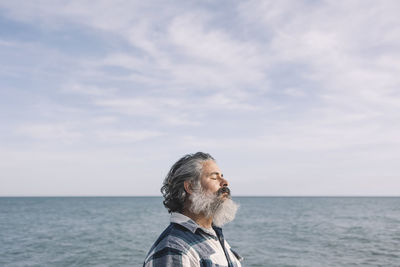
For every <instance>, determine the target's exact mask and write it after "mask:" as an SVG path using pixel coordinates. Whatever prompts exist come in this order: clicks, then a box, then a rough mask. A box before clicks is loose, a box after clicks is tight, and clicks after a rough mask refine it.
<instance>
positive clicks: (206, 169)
mask: <svg viewBox="0 0 400 267" xmlns="http://www.w3.org/2000/svg"><path fill="white" fill-rule="evenodd" d="M215 172H218V173H221V170H220V169H219V167H218V165H217V163H215V161H213V160H207V161H205V162H204V163H203V171H202V174H204V175H208V174H211V173H215Z"/></svg>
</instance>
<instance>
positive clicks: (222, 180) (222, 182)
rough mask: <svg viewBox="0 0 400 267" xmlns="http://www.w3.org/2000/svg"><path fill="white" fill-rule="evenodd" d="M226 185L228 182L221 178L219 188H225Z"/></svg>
mask: <svg viewBox="0 0 400 267" xmlns="http://www.w3.org/2000/svg"><path fill="white" fill-rule="evenodd" d="M228 185H229V183H228V180H226V179H225V178H224V177H221V183H220V186H221V187H226V186H228Z"/></svg>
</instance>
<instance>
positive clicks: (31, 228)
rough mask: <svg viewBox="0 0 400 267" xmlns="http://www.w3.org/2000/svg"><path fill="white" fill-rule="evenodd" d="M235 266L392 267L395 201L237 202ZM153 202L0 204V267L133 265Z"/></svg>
mask: <svg viewBox="0 0 400 267" xmlns="http://www.w3.org/2000/svg"><path fill="white" fill-rule="evenodd" d="M234 200H235V201H236V202H238V203H239V204H240V209H239V211H238V214H237V217H236V219H235V221H233V222H231V223H230V224H228V225H226V226H225V227H224V233H225V237H226V239H227V240H228V242H229V243H230V245H231V246H232V247H233V248H235V249H236V250H237V251H238V252H239V253H240V254H241V255H242V256H243V257H244V261H243V262H242V265H243V266H400V198H367V197H366V198H324V197H237V198H234ZM161 201H162V199H161V198H159V197H115V198H114V197H104V198H102V197H87V198H86V197H82V198H75V197H71V198H61V197H60V198H0V266H141V265H142V262H143V259H144V257H145V255H146V253H147V251H148V249H149V248H150V246H151V245H152V243H153V242H154V241H155V239H156V238H157V237H158V235H159V234H160V233H161V231H162V230H163V229H164V228H165V227H166V226H167V225H168V223H169V215H168V213H167V212H166V210H165V209H164V207H163V206H162V203H161Z"/></svg>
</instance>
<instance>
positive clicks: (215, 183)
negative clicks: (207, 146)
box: [200, 160, 229, 198]
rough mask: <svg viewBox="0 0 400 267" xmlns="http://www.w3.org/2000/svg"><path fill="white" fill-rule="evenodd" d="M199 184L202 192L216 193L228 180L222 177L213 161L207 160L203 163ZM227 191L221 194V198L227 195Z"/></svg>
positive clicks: (225, 185) (226, 184)
mask: <svg viewBox="0 0 400 267" xmlns="http://www.w3.org/2000/svg"><path fill="white" fill-rule="evenodd" d="M200 184H201V187H202V189H203V191H204V192H206V193H212V194H216V193H217V192H218V190H219V189H221V188H223V187H227V186H228V181H227V180H226V179H225V178H224V175H223V174H222V172H221V170H220V169H219V167H218V165H217V164H216V163H215V162H214V161H212V160H208V161H206V162H204V163H203V169H202V173H201V176H200ZM228 192H229V191H228ZM228 192H225V193H223V194H222V195H221V196H222V197H223V198H227V197H229V193H228Z"/></svg>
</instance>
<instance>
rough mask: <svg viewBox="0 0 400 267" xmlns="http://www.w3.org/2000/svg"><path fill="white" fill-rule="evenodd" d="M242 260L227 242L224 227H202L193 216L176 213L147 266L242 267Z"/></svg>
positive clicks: (155, 244) (152, 251) (155, 245)
mask: <svg viewBox="0 0 400 267" xmlns="http://www.w3.org/2000/svg"><path fill="white" fill-rule="evenodd" d="M241 260H242V258H241V257H240V256H239V255H238V254H237V253H236V252H235V251H233V250H232V249H231V247H230V246H229V244H228V243H227V242H226V241H225V240H224V236H223V235H222V229H221V228H219V227H216V226H213V229H206V228H202V227H200V226H199V225H198V224H197V223H195V222H194V221H193V220H191V219H190V218H189V217H186V216H185V215H183V214H181V213H172V214H171V224H170V225H169V226H168V227H167V229H165V230H164V232H163V233H162V234H161V235H160V237H159V238H158V239H157V241H156V242H155V243H154V245H153V246H152V247H151V249H150V251H149V253H148V255H147V257H146V259H145V261H144V263H143V267H161V266H162V267H164V266H171V267H172V266H173V267H179V266H185V267H186V266H207V267H213V266H215V267H217V266H220V267H223V266H226V267H240V266H241V264H240V262H239V261H241Z"/></svg>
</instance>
